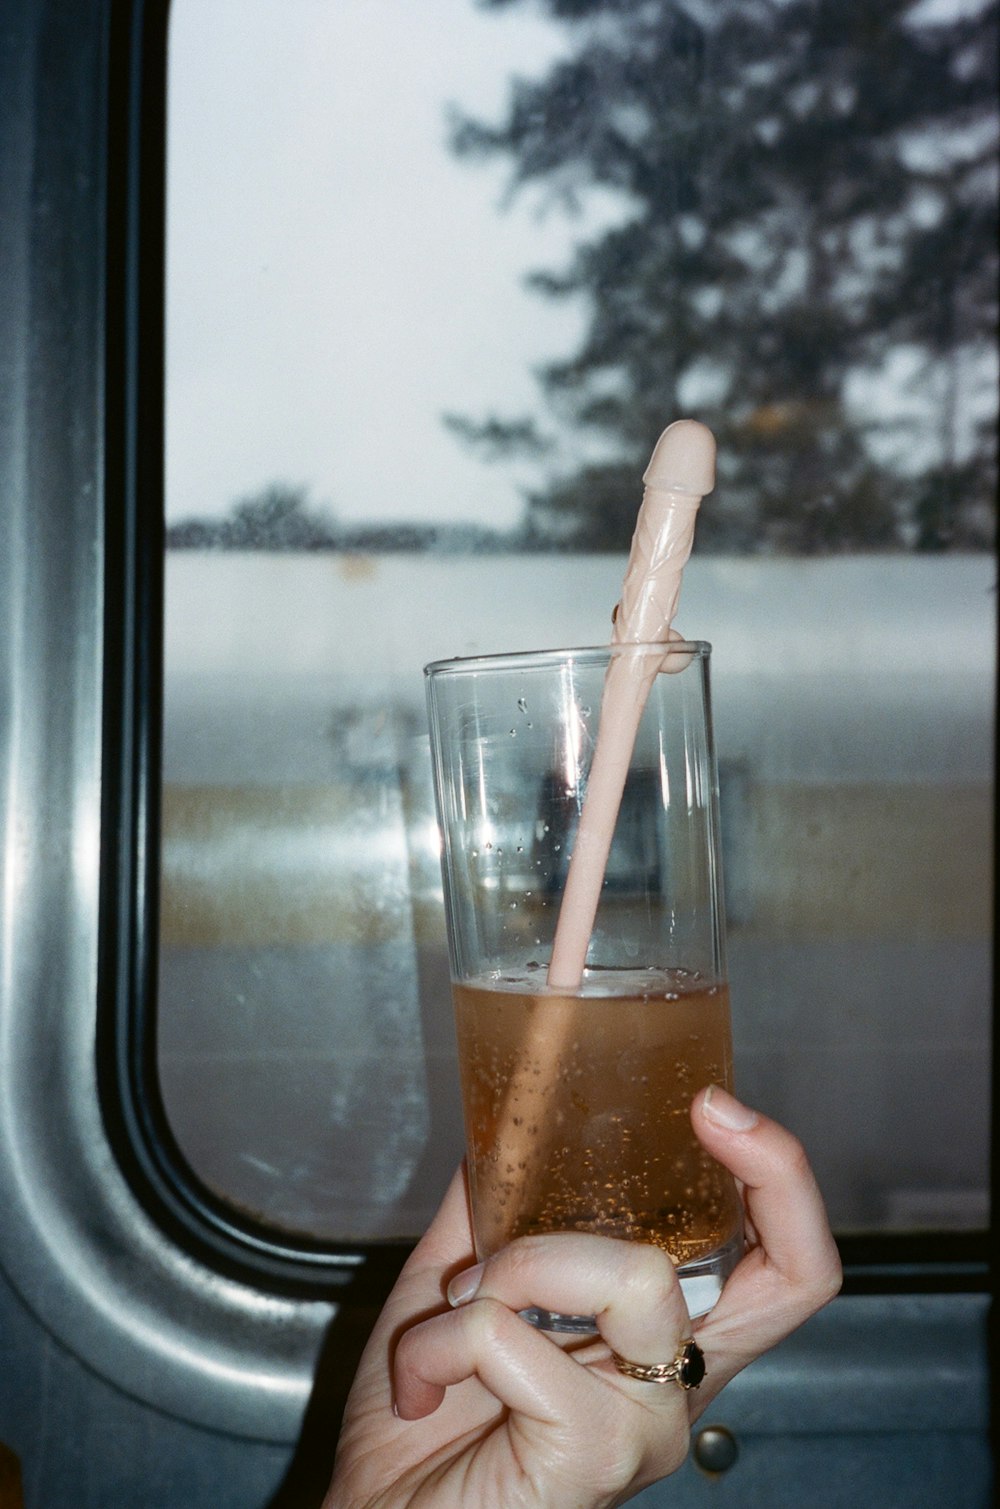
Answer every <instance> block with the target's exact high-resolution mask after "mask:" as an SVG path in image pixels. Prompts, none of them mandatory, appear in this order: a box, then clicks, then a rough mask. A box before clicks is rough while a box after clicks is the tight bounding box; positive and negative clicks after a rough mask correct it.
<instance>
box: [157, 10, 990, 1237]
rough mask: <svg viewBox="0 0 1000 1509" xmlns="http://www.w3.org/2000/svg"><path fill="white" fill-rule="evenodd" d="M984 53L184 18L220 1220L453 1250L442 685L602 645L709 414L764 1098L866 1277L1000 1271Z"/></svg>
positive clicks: (522, 17)
mask: <svg viewBox="0 0 1000 1509" xmlns="http://www.w3.org/2000/svg"><path fill="white" fill-rule="evenodd" d="M994 27H995V6H994V5H991V4H985V3H973V0H949V3H947V4H946V3H945V0H940V3H930V0H923V3H913V0H906V3H902V0H901V3H894V4H887V3H886V0H861V3H858V4H856V5H853V6H851V7H838V6H828V5H823V4H819V3H814V0H771V3H765V0H760V3H759V4H753V5H749V6H748V5H747V4H746V3H745V0H739V3H736V0H733V3H728V0H727V3H725V4H721V5H714V6H706V5H703V4H701V3H700V0H651V3H646V4H642V5H634V6H621V5H620V4H617V3H611V0H591V3H581V4H577V5H572V6H568V5H563V4H558V3H556V0H550V3H546V4H541V5H528V4H521V3H518V0H507V3H504V0H487V3H476V0H432V3H430V4H427V5H422V6H413V5H412V4H409V3H408V0H366V3H364V4H361V3H356V0H355V3H349V4H347V3H344V4H338V5H329V4H327V3H325V0H296V4H294V5H287V4H285V5H281V4H278V3H276V0H207V3H206V0H173V5H172V13H171V22H170V80H171V83H170V104H169V153H168V164H169V170H168V214H167V226H168V233H167V354H168V366H167V410H166V419H167V510H168V511H167V524H168V534H167V539H168V546H167V563H166V584H167V597H166V624H165V644H166V651H165V654H166V660H165V707H164V750H163V790H162V874H161V934H160V966H159V992H158V1003H157V1024H156V1039H157V1051H158V1066H159V1076H160V1087H161V1092H162V1096H163V1103H164V1107H165V1111H166V1115H167V1119H168V1121H169V1123H170V1127H171V1131H172V1135H173V1137H174V1138H175V1139H176V1143H177V1146H178V1149H179V1151H180V1153H181V1154H182V1155H183V1158H184V1159H185V1160H186V1162H187V1164H188V1166H189V1168H190V1169H191V1170H192V1171H193V1173H194V1175H195V1176H196V1178H197V1180H198V1181H200V1183H201V1185H203V1186H204V1188H205V1189H207V1190H208V1191H210V1192H211V1194H212V1197H213V1198H214V1199H216V1200H218V1201H221V1202H223V1203H224V1204H226V1205H227V1206H229V1207H231V1208H232V1209H233V1210H234V1211H236V1212H239V1213H242V1214H243V1215H249V1216H251V1217H252V1218H253V1220H254V1221H256V1222H259V1223H262V1224H263V1225H264V1226H266V1227H268V1228H269V1229H272V1230H275V1231H278V1232H281V1233H284V1234H285V1236H286V1237H287V1238H288V1240H289V1241H291V1242H293V1243H294V1242H295V1241H297V1240H300V1239H301V1240H302V1241H309V1242H313V1243H316V1242H319V1243H324V1242H326V1243H336V1242H345V1241H358V1242H368V1241H372V1240H375V1239H379V1238H397V1239H403V1238H408V1237H411V1236H413V1235H414V1234H415V1233H417V1232H418V1231H419V1230H420V1229H421V1227H422V1226H423V1225H424V1223H425V1222H426V1220H427V1219H428V1217H429V1215H430V1213H431V1211H432V1210H433V1208H434V1205H435V1203H436V1200H437V1197H438V1194H439V1192H440V1190H441V1188H442V1186H443V1184H444V1181H445V1179H446V1177H447V1173H448V1171H449V1170H450V1168H451V1166H452V1164H453V1163H454V1161H455V1160H456V1159H457V1158H458V1156H459V1154H460V1150H461V1132H460V1125H459V1111H458V1105H457V1091H456V1087H455V1083H456V1081H455V1070H454V1061H453V1055H452V1047H451V1025H450V1004H449V991H448V978H447V962H446V957H445V951H444V941H443V936H444V935H443V919H442V914H441V897H440V888H439V876H438V870H437V853H436V848H435V830H434V823H433V814H432V808H431V799H430V784H429V779H430V778H429V768H428V753H427V741H426V736H425V732H424V716H423V702H422V699H423V687H422V678H421V666H422V664H423V663H424V662H425V661H427V660H430V659H433V658H435V657H440V656H447V655H453V654H460V653H467V652H470V651H473V650H483V651H490V650H501V649H517V648H523V649H527V648H534V647H539V646H543V645H558V644H566V643H572V642H577V643H580V642H582V643H594V642H598V641H600V640H601V639H603V638H604V637H605V636H606V632H607V619H608V613H609V610H610V606H611V604H612V603H614V601H615V600H616V598H617V595H618V587H619V584H620V580H621V573H622V568H623V564H624V559H625V554H626V552H627V547H628V540H629V535H630V531H631V522H632V520H633V519H634V513H635V508H636V506H637V502H638V493H637V479H638V478H639V476H640V475H641V472H642V468H643V465H644V461H645V457H646V455H647V454H648V451H649V448H650V447H651V445H652V442H653V440H655V437H656V434H657V433H658V431H659V429H660V428H662V426H663V425H664V424H666V423H667V422H668V421H669V420H670V419H672V418H674V417H677V415H679V414H681V413H692V412H693V413H696V414H697V415H698V416H699V417H702V418H704V419H705V420H706V422H708V423H709V424H711V425H712V427H713V428H714V429H715V431H716V433H717V436H718V439H719V445H720V474H719V484H718V488H717V492H716V494H715V495H714V497H713V498H711V499H709V500H708V501H707V502H706V504H705V505H704V507H703V510H702V514H703V518H702V520H701V522H700V524H699V537H698V544H697V547H696V558H695V559H694V560H693V561H692V564H691V566H690V568H689V570H688V573H687V577H686V582H685V589H684V595H683V600H682V605H681V614H680V618H679V622H680V623H681V624H682V626H683V627H684V628H685V629H686V630H687V631H688V632H689V633H691V634H692V635H697V636H698V637H702V638H706V639H709V640H711V641H712V642H713V644H714V646H715V683H714V696H715V704H716V718H717V726H718V727H717V731H718V740H719V757H720V778H721V784H722V799H723V821H724V827H725V843H726V853H725V860H726V865H727V900H728V907H729V914H730V934H731V944H730V954H731V959H730V964H731V974H732V977H733V994H734V1002H735V1006H734V1012H735V1030H736V1037H737V1059H738V1069H739V1076H740V1084H741V1090H742V1093H743V1094H744V1095H745V1096H746V1097H747V1098H749V1099H751V1100H754V1101H756V1102H758V1103H760V1104H761V1105H763V1106H764V1107H766V1108H767V1109H768V1110H769V1111H771V1112H773V1113H774V1114H775V1115H776V1116H778V1117H779V1118H781V1119H783V1120H785V1121H787V1122H788V1123H789V1124H790V1125H792V1126H794V1127H795V1128H796V1130H797V1131H798V1132H799V1133H800V1134H801V1136H802V1137H803V1139H804V1141H805V1142H806V1144H807V1147H808V1149H809V1151H810V1154H811V1156H812V1159H813V1161H814V1163H815V1165H816V1167H817V1170H818V1172H819V1174H820V1177H821V1180H822V1183H823V1186H824V1189H825V1192H826V1194H827V1197H828V1199H829V1203H830V1206H831V1211H832V1214H833V1217H834V1221H835V1224H836V1226H837V1227H838V1229H839V1230H840V1231H841V1232H843V1233H850V1232H862V1233H889V1232H904V1231H906V1232H913V1231H916V1232H920V1231H924V1232H926V1231H957V1230H968V1229H975V1228H979V1227H982V1226H983V1225H985V1222H986V1218H987V1212H986V1190H987V1153H988V1121H987V1115H988V1101H989V1088H990V1087H989V1083H988V1064H989V1050H988V1040H989V1010H990V1001H989V981H990V965H989V959H990V917H991V906H990V897H989V889H990V871H991V852H990V849H991V834H992V802H993V792H992V758H993V756H992V729H993V706H992V699H993V687H994V680H995V677H994V664H993V643H994V613H995V566H994V559H993V555H992V553H991V552H992V545H993V527H994V526H993V508H992V498H993V486H994V481H993V477H994V471H993V469H994V465H995V451H994V448H993V435H994V424H995V413H994V404H995V392H996V348H995V344H994V337H993V335H992V331H993V321H994V318H995V308H994V290H995V260H994V259H995V251H994V247H995V238H994V227H995V216H996V183H995V163H996V157H995V152H996V134H997V114H996V107H995V102H994V96H995V80H994V79H993V77H992V71H993V69H994V66H995V64H994V58H993V46H992V36H993V30H994Z"/></svg>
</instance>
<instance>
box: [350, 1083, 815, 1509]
mask: <svg viewBox="0 0 1000 1509" xmlns="http://www.w3.org/2000/svg"><path fill="white" fill-rule="evenodd" d="M691 1115H692V1121H693V1125H694V1129H695V1131H696V1133H697V1135H698V1137H699V1139H700V1140H701V1142H702V1143H703V1144H704V1146H705V1147H706V1148H707V1149H708V1151H709V1152H710V1153H712V1155H713V1156H714V1157H716V1158H717V1159H718V1160H719V1162H720V1163H723V1164H724V1165H725V1166H726V1167H727V1168H729V1169H730V1170H731V1171H732V1173H733V1174H734V1175H735V1177H736V1179H737V1180H738V1181H739V1183H740V1185H741V1186H742V1189H743V1194H744V1202H745V1206H746V1217H747V1252H746V1255H745V1256H744V1258H743V1260H742V1261H741V1262H740V1264H739V1266H738V1267H737V1268H736V1270H735V1272H734V1273H733V1274H732V1275H731V1276H730V1278H729V1279H728V1281H727V1283H726V1286H725V1289H724V1291H723V1294H722V1297H721V1298H720V1300H719V1302H718V1304H717V1305H716V1306H715V1308H714V1310H712V1311H711V1312H710V1314H708V1315H707V1316H705V1317H703V1318H702V1319H701V1320H700V1321H698V1322H696V1323H694V1325H692V1323H691V1322H690V1320H689V1319H688V1315H687V1310H686V1307H685V1305H684V1300H683V1298H682V1296H681V1292H680V1287H679V1285H678V1283H677V1279H676V1277H675V1274H674V1270H673V1266H672V1264H671V1262H670V1260H669V1258H667V1256H666V1254H665V1253H663V1252H662V1251H661V1250H660V1249H659V1248H656V1247H652V1246H645V1245H642V1244H634V1243H628V1242H621V1241H615V1240H612V1239H611V1238H608V1237H600V1236H591V1235H587V1234H583V1233H565V1234H558V1235H547V1236H538V1237H524V1238H521V1239H520V1240H518V1241H516V1242H513V1243H511V1245H510V1246H509V1247H507V1248H505V1249H504V1250H503V1251H502V1252H500V1253H498V1254H497V1255H496V1256H495V1257H492V1258H490V1259H489V1260H488V1261H487V1262H486V1263H485V1264H482V1265H476V1264H475V1263H474V1256H473V1243H472V1233H471V1230H470V1225H469V1215H468V1202H467V1199H466V1193H465V1187H464V1180H463V1179H462V1176H461V1174H457V1175H456V1176H455V1178H454V1180H453V1181H452V1184H451V1187H450V1188H449V1190H448V1193H447V1195H446V1197H445V1200H444V1203H443V1204H442V1206H441V1209H440V1210H439V1212H438V1214H437V1216H436V1217H435V1219H434V1221H433V1223H432V1224H431V1226H430V1227H429V1229H428V1231H427V1233H426V1235H425V1236H424V1238H423V1239H422V1241H421V1242H420V1243H419V1244H418V1246H417V1247H416V1249H415V1250H414V1252H413V1254H412V1256H411V1258H410V1260H409V1261H408V1263H407V1265H406V1267H405V1268H404V1269H403V1272H402V1273H401V1275H400V1277H399V1280H398V1281H397V1283H396V1286H395V1288H394V1289H393V1291H392V1293H391V1295H390V1296H389V1299H388V1300H387V1302H386V1305H385V1308H384V1310H383V1311H382V1314H381V1316H380V1317H379V1320H378V1322H377V1324H376V1327H375V1330H374V1332H373V1334H372V1337H371V1340H370V1342H369V1344H368V1347H367V1348H366V1350H365V1354H364V1356H363V1358H362V1361H361V1365H360V1367H359V1369H358V1374H357V1377H356V1379H355V1382H354V1386H353V1388H352V1390H351V1395H350V1399H349V1401H348V1406H347V1411H346V1414H345V1419H344V1427H343V1431H342V1433H341V1439H340V1445H339V1448H338V1453H337V1461H336V1466H335V1469H334V1475H333V1481H332V1483H331V1485H330V1490H329V1493H328V1495H327V1498H326V1501H325V1505H324V1509H375V1506H376V1505H378V1506H379V1509H403V1506H406V1505H413V1506H416V1505H433V1506H435V1509H452V1506H460V1505H466V1506H467V1505H470V1504H474V1505H476V1509H511V1506H517V1505H521V1506H525V1509H527V1506H529V1505H530V1506H537V1509H548V1506H551V1509H566V1506H568V1505H573V1506H575V1509H598V1506H607V1505H613V1504H620V1503H623V1502H624V1501H625V1500H626V1499H628V1498H631V1497H632V1495H633V1494H635V1493H638V1492H639V1491H640V1489H642V1488H643V1487H645V1486H647V1485H648V1484H649V1483H652V1482H655V1481H656V1480H657V1479H659V1478H662V1477H665V1476H666V1475H667V1474H668V1473H670V1472H673V1471H675V1470H676V1468H677V1467H679V1466H680V1464H681V1462H682V1461H683V1460H684V1458H685V1456H686V1454H687V1449H688V1440H689V1432H690V1426H691V1423H692V1421H693V1420H695V1419H697V1418H698V1416H699V1415H700V1414H701V1413H702V1412H703V1410H704V1409H705V1407H706V1406H707V1405H708V1404H709V1403H710V1402H711V1400H712V1399H714V1398H715V1396H716V1395H717V1394H718V1393H719V1391H720V1389H721V1388H722V1387H723V1385H724V1384H725V1383H727V1382H728V1381H729V1379H730V1378H732V1377H733V1376H734V1375H735V1374H736V1373H738V1372H739V1371H740V1369H741V1368H743V1367H745V1366H746V1365H747V1363H749V1362H751V1361H752V1360H753V1359H754V1358H755V1357H758V1356H760V1354H761V1353H762V1352H765V1351H767V1350H768V1348H770V1347H772V1346H774V1345H775V1344H776V1343H777V1342H778V1341H780V1340H781V1339H782V1338H783V1337H784V1336H787V1335H788V1334H789V1332H791V1331H793V1330H794V1329H795V1328H796V1327H797V1326H798V1325H800V1324H801V1323H802V1322H803V1321H804V1320H805V1319H807V1317H808V1316H809V1315H811V1314H812V1313H813V1312H814V1311H816V1310H818V1309H819V1308H820V1307H821V1306H822V1305H823V1304H825V1303H826V1302H827V1301H828V1300H829V1299H831V1298H832V1297H833V1295H834V1294H835V1293H836V1292H837V1290H838V1288H839V1286H840V1277H841V1274H840V1262H839V1258H838V1256H837V1249H836V1246H835V1244H834V1242H833V1238H832V1237H831V1235H830V1230H829V1226H828V1224H827V1220H826V1214H825V1211H824V1208H823V1202H822V1199H821V1197H820V1194H819V1191H818V1189H817V1187H816V1183H815V1180H814V1179H813V1176H812V1173H811V1171H810V1169H809V1166H808V1163H807V1162H806V1159H805V1156H804V1154H803V1152H802V1149H801V1147H800V1145H799V1143H798V1142H797V1141H796V1139H795V1138H794V1137H793V1136H792V1135H791V1134H790V1133H789V1132H787V1131H785V1130H784V1129H783V1128H782V1127H779V1126H778V1125H777V1124H776V1123H775V1122H773V1121H769V1120H768V1119H767V1118H766V1117H763V1116H759V1115H757V1114H756V1113H755V1112H753V1111H750V1110H748V1109H747V1108H746V1107H744V1106H741V1105H740V1103H739V1102H738V1101H735V1100H734V1099H733V1097H732V1096H730V1095H727V1094H726V1093H725V1092H724V1091H722V1090H719V1089H713V1090H711V1091H702V1092H700V1093H699V1095H698V1096H697V1097H696V1098H695V1101H694V1104H693V1106H692V1110H691ZM446 1294H447V1296H448V1297H450V1301H451V1307H450V1308H448V1307H447V1306H446V1304H445V1297H446ZM528 1305H539V1306H542V1307H545V1308H550V1309H555V1310H562V1311H564V1312H572V1313H577V1314H593V1315H596V1317H597V1324H598V1328H599V1332H600V1335H599V1337H598V1338H596V1339H589V1338H588V1339H587V1340H585V1341H584V1342H583V1343H580V1341H579V1339H576V1341H571V1342H567V1341H566V1339H565V1338H556V1337H553V1336H551V1335H548V1334H546V1333H543V1332H540V1331H537V1330H535V1329H534V1328H533V1327H532V1326H530V1325H529V1324H528V1323H527V1322H526V1321H524V1320H522V1319H521V1317H520V1316H519V1315H518V1314H517V1311H518V1310H519V1309H523V1308H525V1307H526V1306H528ZM691 1335H694V1336H695V1337H696V1339H697V1342H698V1345H699V1347H701V1349H702V1351H703V1352H704V1356H705V1367H706V1376H705V1380H704V1382H703V1384H702V1386H701V1388H700V1389H698V1390H697V1391H694V1390H692V1391H690V1392H685V1391H684V1390H683V1389H681V1388H680V1387H679V1386H678V1385H677V1384H675V1383H665V1384H653V1383H645V1382H639V1381H636V1380H634V1379H632V1378H629V1377H626V1376H624V1375H622V1374H621V1373H620V1372H619V1371H618V1369H617V1368H616V1366H615V1363H614V1361H613V1358H612V1355H611V1354H612V1351H614V1352H617V1353H618V1354H619V1355H620V1356H622V1357H626V1358H630V1359H632V1360H634V1361H636V1362H641V1363H655V1362H663V1361H670V1360H671V1359H673V1358H674V1357H675V1356H676V1355H677V1353H678V1351H679V1350H680V1346H681V1343H682V1342H683V1341H684V1340H685V1339H686V1338H687V1337H688V1336H691Z"/></svg>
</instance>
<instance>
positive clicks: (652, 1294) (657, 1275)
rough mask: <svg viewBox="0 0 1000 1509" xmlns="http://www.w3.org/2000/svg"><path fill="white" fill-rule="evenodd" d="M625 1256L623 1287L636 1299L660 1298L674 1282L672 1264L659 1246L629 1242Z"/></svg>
mask: <svg viewBox="0 0 1000 1509" xmlns="http://www.w3.org/2000/svg"><path fill="white" fill-rule="evenodd" d="M624 1256H625V1273H624V1276H623V1283H624V1287H625V1288H626V1290H627V1291H628V1293H629V1294H630V1295H632V1296H634V1297H635V1298H636V1299H640V1300H641V1299H646V1300H649V1299H661V1298H662V1297H663V1294H664V1292H665V1291H669V1290H671V1289H672V1288H673V1287H674V1284H675V1282H676V1280H675V1275H674V1265H673V1263H672V1262H671V1261H670V1259H669V1257H668V1256H667V1254H666V1253H665V1252H664V1251H663V1250H662V1248H660V1247H654V1246H653V1245H652V1244H651V1243H634V1244H629V1246H628V1248H627V1249H626V1252H625V1254H624Z"/></svg>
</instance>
